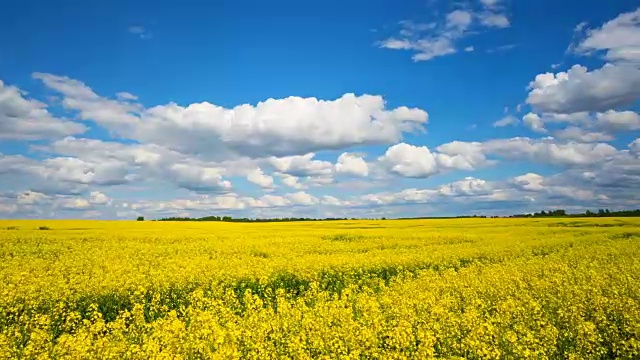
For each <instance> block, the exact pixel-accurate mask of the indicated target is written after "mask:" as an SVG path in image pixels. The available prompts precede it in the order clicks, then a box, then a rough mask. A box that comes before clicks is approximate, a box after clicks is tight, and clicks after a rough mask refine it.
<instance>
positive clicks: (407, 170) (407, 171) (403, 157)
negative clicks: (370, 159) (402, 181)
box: [378, 143, 438, 178]
mask: <svg viewBox="0 0 640 360" xmlns="http://www.w3.org/2000/svg"><path fill="white" fill-rule="evenodd" d="M378 161H380V162H381V163H382V164H383V165H384V166H385V167H387V168H388V169H389V171H390V172H392V173H394V174H397V175H401V176H405V177H413V178H420V177H428V176H431V175H433V174H435V173H437V172H438V164H437V162H436V156H435V154H433V153H432V152H431V151H430V150H429V148H428V147H426V146H413V145H409V144H405V143H400V144H396V145H393V146H391V147H390V148H389V149H387V151H386V152H385V154H384V155H383V156H381V157H380V158H379V159H378Z"/></svg>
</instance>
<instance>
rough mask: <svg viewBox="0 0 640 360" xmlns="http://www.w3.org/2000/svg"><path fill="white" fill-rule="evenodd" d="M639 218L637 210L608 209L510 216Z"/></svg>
mask: <svg viewBox="0 0 640 360" xmlns="http://www.w3.org/2000/svg"><path fill="white" fill-rule="evenodd" d="M614 216H615V217H632V216H633V217H636V216H637V217H640V209H639V210H622V211H611V210H609V209H599V210H598V212H593V211H590V210H587V211H585V212H584V213H579V214H567V212H566V211H565V210H550V211H544V210H543V211H540V212H537V213H533V214H517V215H512V216H511V217H527V218H528V217H614Z"/></svg>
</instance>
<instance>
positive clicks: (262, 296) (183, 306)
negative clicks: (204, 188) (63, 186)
mask: <svg viewBox="0 0 640 360" xmlns="http://www.w3.org/2000/svg"><path fill="white" fill-rule="evenodd" d="M596 225H599V226H596ZM602 225H606V227H603V226H602ZM41 226H46V227H48V228H49V229H50V230H49V231H39V230H38V228H39V227H41ZM7 228H11V229H7ZM0 245H1V246H0V359H15V358H27V359H31V358H34V359H35V358H38V359H48V358H55V359H92V358H95V359H149V358H153V359H163V358H167V359H175V358H188V359H216V358H220V359H234V358H237V359H270V358H294V359H335V358H344V359H362V358H367V359H370V358H373V359H375V358H378V359H425V358H467V359H500V358H505V359H513V358H518V359H520V358H523V359H547V358H557V359H560V358H562V359H565V358H567V359H600V358H625V359H638V358H640V281H639V280H640V221H638V220H635V219H613V218H611V219H597V220H595V219H580V220H570V219H562V220H557V219H495V220H490V219H460V220H410V221H344V222H313V223H289V224H287V223H259V224H234V223H217V222H216V223H184V222H180V223H158V222H98V221H46V222H43V221H39V222H33V221H0Z"/></svg>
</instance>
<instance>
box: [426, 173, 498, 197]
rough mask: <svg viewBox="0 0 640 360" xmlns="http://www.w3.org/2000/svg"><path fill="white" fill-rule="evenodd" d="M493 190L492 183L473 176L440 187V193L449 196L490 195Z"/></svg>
mask: <svg viewBox="0 0 640 360" xmlns="http://www.w3.org/2000/svg"><path fill="white" fill-rule="evenodd" d="M492 191H493V187H492V185H491V184H490V183H488V182H487V181H485V180H482V179H476V178H473V177H466V178H464V180H459V181H454V182H452V183H450V184H447V185H443V186H441V187H440V188H439V189H438V192H439V193H440V194H442V195H447V196H473V195H488V194H490V193H491V192H492Z"/></svg>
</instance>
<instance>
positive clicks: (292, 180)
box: [279, 174, 306, 189]
mask: <svg viewBox="0 0 640 360" xmlns="http://www.w3.org/2000/svg"><path fill="white" fill-rule="evenodd" d="M279 175H280V177H281V181H282V183H283V184H285V185H287V186H288V187H291V188H294V189H305V188H306V186H304V185H303V184H301V183H300V182H299V181H298V177H296V176H292V175H288V174H279Z"/></svg>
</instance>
